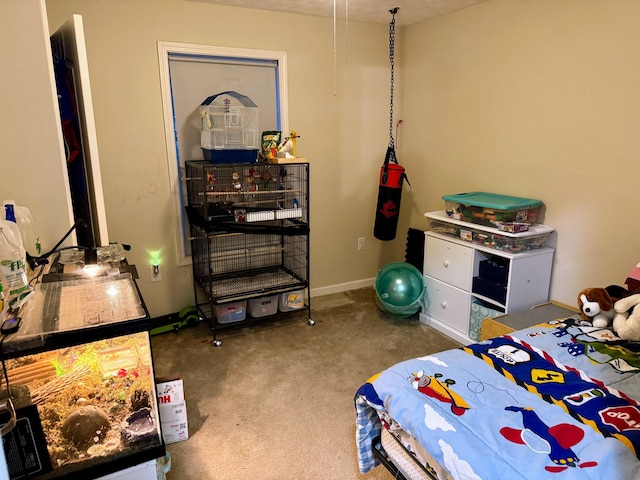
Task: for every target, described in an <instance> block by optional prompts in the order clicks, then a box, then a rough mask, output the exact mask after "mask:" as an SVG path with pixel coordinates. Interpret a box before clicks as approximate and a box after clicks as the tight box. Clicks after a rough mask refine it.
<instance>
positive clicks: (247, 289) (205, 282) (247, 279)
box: [196, 268, 306, 303]
mask: <svg viewBox="0 0 640 480" xmlns="http://www.w3.org/2000/svg"><path fill="white" fill-rule="evenodd" d="M196 281H197V282H198V284H199V285H200V287H201V288H202V289H203V290H205V292H207V294H208V295H209V297H210V299H211V301H212V302H213V303H227V302H235V301H238V300H247V299H249V298H257V297H263V296H266V295H271V294H275V293H282V292H287V291H290V290H296V289H301V288H305V287H306V282H305V281H304V280H302V279H301V278H299V277H296V276H295V275H293V274H292V273H291V272H288V271H287V270H285V269H280V268H279V269H276V270H273V269H269V270H267V271H262V272H261V271H257V270H252V271H246V272H234V273H233V275H232V276H229V275H228V274H227V275H219V276H217V277H211V278H207V277H201V278H197V279H196Z"/></svg>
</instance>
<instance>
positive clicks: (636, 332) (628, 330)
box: [613, 293, 640, 341]
mask: <svg viewBox="0 0 640 480" xmlns="http://www.w3.org/2000/svg"><path fill="white" fill-rule="evenodd" d="M637 305H640V293H634V294H633V295H629V296H627V297H624V298H621V299H620V300H618V301H617V302H615V304H614V305H613V309H614V311H615V315H614V317H613V329H614V330H615V332H616V333H617V334H618V336H619V337H620V338H624V339H625V340H633V341H638V340H640V307H638V308H636V306H637Z"/></svg>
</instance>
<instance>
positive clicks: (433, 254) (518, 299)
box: [420, 214, 554, 345]
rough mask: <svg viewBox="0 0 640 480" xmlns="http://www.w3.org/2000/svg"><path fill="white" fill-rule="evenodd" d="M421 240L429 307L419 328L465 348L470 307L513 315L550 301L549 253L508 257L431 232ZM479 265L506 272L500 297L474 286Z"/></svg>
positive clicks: (546, 249)
mask: <svg viewBox="0 0 640 480" xmlns="http://www.w3.org/2000/svg"><path fill="white" fill-rule="evenodd" d="M427 216H428V214H427ZM472 227H474V228H475V227H479V228H482V227H480V226H477V225H472ZM425 235H426V238H425V251H424V268H423V272H424V280H425V285H426V288H427V292H426V296H427V306H426V308H424V309H423V311H422V312H421V313H420V322H422V323H424V324H427V325H430V326H432V327H434V328H436V329H437V330H439V331H441V332H443V333H445V334H446V335H448V336H450V337H451V338H453V339H455V340H457V341H459V342H461V343H463V344H465V345H466V344H469V343H472V340H471V339H470V338H469V319H470V315H471V304H472V302H474V301H481V302H483V303H484V304H485V305H488V306H490V307H491V308H492V309H495V310H497V311H499V312H504V313H514V312H517V311H520V310H525V309H527V308H530V307H532V306H534V305H538V304H541V303H544V302H546V301H547V300H548V298H549V284H550V279H551V267H552V262H553V252H554V251H553V249H552V248H549V247H541V248H534V249H531V250H525V251H522V252H519V253H511V252H506V251H501V250H497V249H494V248H489V247H486V246H484V245H480V244H476V243H473V242H468V241H465V240H462V239H459V238H455V237H452V236H449V235H444V234H440V233H436V232H434V231H427V232H425ZM483 261H489V262H494V261H495V262H499V263H500V265H502V266H503V268H504V275H505V280H506V282H505V283H504V289H503V291H501V292H500V291H499V292H498V293H499V295H493V294H492V293H489V294H487V293H486V292H485V291H484V289H482V288H481V285H480V284H479V282H478V278H477V277H478V276H479V271H480V263H481V262H483ZM485 263H486V262H485ZM474 279H475V280H474ZM479 291H482V292H483V293H479Z"/></svg>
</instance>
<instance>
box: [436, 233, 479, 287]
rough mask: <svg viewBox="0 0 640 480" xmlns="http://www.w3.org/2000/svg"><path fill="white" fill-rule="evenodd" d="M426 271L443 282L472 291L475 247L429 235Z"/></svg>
mask: <svg viewBox="0 0 640 480" xmlns="http://www.w3.org/2000/svg"><path fill="white" fill-rule="evenodd" d="M424 247H425V251H424V273H425V275H429V276H431V277H434V278H437V279H439V280H442V281H443V282H446V283H450V284H451V285H455V286H456V287H458V288H461V289H462V290H465V291H467V292H469V291H471V279H472V278H473V249H472V248H469V247H465V246H463V245H458V244H455V243H453V242H448V241H446V240H441V239H439V238H435V237H431V236H429V235H427V238H426V241H425V246H424Z"/></svg>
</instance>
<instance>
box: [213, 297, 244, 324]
mask: <svg viewBox="0 0 640 480" xmlns="http://www.w3.org/2000/svg"><path fill="white" fill-rule="evenodd" d="M215 314H216V318H217V319H218V322H220V323H234V322H241V321H243V320H244V319H245V318H246V316H247V302H246V300H241V301H239V302H231V303H223V304H222V305H216V306H215Z"/></svg>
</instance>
